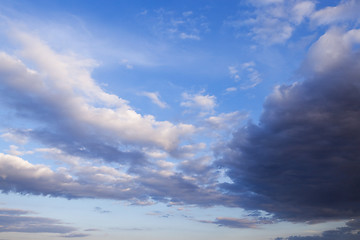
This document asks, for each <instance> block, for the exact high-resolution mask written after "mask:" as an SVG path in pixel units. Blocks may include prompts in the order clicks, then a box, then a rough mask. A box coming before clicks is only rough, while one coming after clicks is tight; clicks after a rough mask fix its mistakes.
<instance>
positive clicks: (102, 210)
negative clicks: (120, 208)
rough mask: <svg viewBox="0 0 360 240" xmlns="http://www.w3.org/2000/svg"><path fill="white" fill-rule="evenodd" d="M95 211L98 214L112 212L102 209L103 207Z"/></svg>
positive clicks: (96, 208)
mask: <svg viewBox="0 0 360 240" xmlns="http://www.w3.org/2000/svg"><path fill="white" fill-rule="evenodd" d="M94 211H95V212H98V213H111V211H109V210H104V209H102V208H101V207H95V208H94Z"/></svg>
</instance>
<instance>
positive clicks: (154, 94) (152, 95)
mask: <svg viewBox="0 0 360 240" xmlns="http://www.w3.org/2000/svg"><path fill="white" fill-rule="evenodd" d="M141 95H143V96H145V97H148V98H149V99H150V100H151V101H152V102H153V103H154V104H156V105H158V106H159V107H161V108H167V107H168V105H167V104H166V102H163V101H161V100H160V96H159V93H158V92H142V93H141Z"/></svg>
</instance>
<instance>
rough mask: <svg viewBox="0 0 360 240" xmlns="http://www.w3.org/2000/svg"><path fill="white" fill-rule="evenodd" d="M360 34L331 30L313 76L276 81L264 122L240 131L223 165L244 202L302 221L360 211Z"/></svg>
mask: <svg viewBox="0 0 360 240" xmlns="http://www.w3.org/2000/svg"><path fill="white" fill-rule="evenodd" d="M359 34H360V33H359V32H354V31H349V32H348V33H339V32H338V31H332V32H329V33H327V34H325V35H324V36H323V37H322V38H320V40H319V41H318V43H316V44H315V45H314V46H313V48H312V49H311V50H310V54H309V58H308V59H307V62H306V64H304V65H305V66H306V67H308V68H310V67H311V68H312V69H310V70H311V71H309V72H311V74H310V73H309V75H307V79H306V80H304V81H303V82H302V83H296V84H292V85H290V86H286V85H283V86H280V87H278V88H276V89H275V91H274V93H273V94H272V95H270V96H269V97H268V98H267V100H266V101H265V103H264V111H263V114H262V116H261V119H260V122H259V124H254V123H248V124H247V125H246V126H245V127H243V128H242V129H239V130H238V131H237V132H236V133H235V134H234V137H233V139H232V141H231V143H230V144H229V149H228V151H227V153H225V154H224V155H223V156H224V157H223V158H222V160H220V161H219V164H220V165H221V166H223V167H225V168H226V169H227V173H228V176H229V177H230V178H231V180H232V181H233V183H225V184H223V190H224V191H226V192H227V193H228V194H229V195H231V196H234V197H235V198H237V199H238V200H237V204H238V205H239V206H241V207H244V208H246V209H261V210H265V211H268V212H270V213H273V214H274V216H275V217H276V218H280V219H285V220H289V221H295V222H297V221H309V222H316V221H325V220H330V219H347V218H353V217H358V216H360V174H359V173H360V52H356V51H354V49H356V48H353V45H351V44H350V42H351V41H355V40H356V41H358V39H359ZM354 39H355V40H354ZM315 60H318V61H315Z"/></svg>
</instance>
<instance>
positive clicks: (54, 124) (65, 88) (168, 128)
mask: <svg viewBox="0 0 360 240" xmlns="http://www.w3.org/2000/svg"><path fill="white" fill-rule="evenodd" d="M14 38H15V39H16V40H18V41H19V42H20V43H21V44H22V45H23V49H22V50H21V51H19V52H20V53H21V56H22V57H23V58H24V59H26V62H31V63H32V64H33V66H35V67H36V70H32V69H30V68H29V67H27V66H26V65H25V63H24V62H23V61H22V60H20V59H18V58H16V57H14V56H12V55H9V54H7V53H4V52H2V53H1V54H0V62H1V67H0V75H1V80H0V81H1V87H0V91H1V94H2V98H1V101H2V103H3V104H4V105H6V106H8V107H10V108H12V110H13V111H14V112H15V113H16V114H18V115H20V116H21V117H23V118H24V119H30V120H35V121H37V122H38V123H40V124H42V125H43V127H42V128H41V129H40V128H35V129H33V130H32V131H27V130H26V131H18V132H17V135H20V133H23V134H24V135H26V136H27V137H33V138H37V139H38V140H40V141H43V142H46V143H47V144H53V145H54V146H61V148H62V149H63V150H65V151H67V152H69V153H72V154H80V155H83V156H87V157H102V158H104V159H105V160H109V161H127V160H129V159H138V160H141V158H142V157H143V156H142V154H141V153H140V152H139V151H138V146H142V147H145V146H146V147H152V148H160V149H163V150H165V151H170V150H173V149H175V148H176V147H177V145H178V144H179V142H180V141H181V139H182V138H183V137H186V136H189V135H191V134H192V133H193V132H194V127H193V126H192V125H187V124H181V123H180V124H178V125H174V124H172V123H170V122H168V121H156V119H155V118H154V117H153V116H151V115H145V116H142V115H140V114H138V113H137V112H136V111H135V110H133V109H132V108H131V107H130V106H129V104H128V103H127V101H125V100H123V99H121V98H119V97H117V96H116V95H112V94H108V93H106V92H105V91H103V90H102V89H101V88H100V87H99V85H97V84H96V82H95V81H94V80H93V79H92V78H91V75H90V73H91V69H92V68H93V67H94V66H95V65H94V64H95V63H94V62H93V61H91V60H87V59H85V60H84V59H79V58H78V57H76V56H72V55H60V54H58V53H56V52H54V51H53V50H51V49H50V48H49V47H48V46H47V45H46V44H44V43H43V42H41V41H40V40H39V39H37V38H35V37H32V36H29V35H27V34H23V33H18V34H14ZM152 97H154V96H152ZM155 97H156V96H155ZM153 100H154V101H155V100H158V99H156V98H153ZM157 103H158V104H163V103H162V102H159V101H158V102H157ZM155 135H156V136H157V137H156V138H154V137H153V136H155ZM119 146H122V147H119ZM80 149H81V150H80Z"/></svg>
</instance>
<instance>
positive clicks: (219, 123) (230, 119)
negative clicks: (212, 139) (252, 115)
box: [205, 111, 248, 129]
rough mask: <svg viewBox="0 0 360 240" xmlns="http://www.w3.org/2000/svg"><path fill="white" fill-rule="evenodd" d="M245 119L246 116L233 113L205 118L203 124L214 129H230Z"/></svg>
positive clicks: (237, 112)
mask: <svg viewBox="0 0 360 240" xmlns="http://www.w3.org/2000/svg"><path fill="white" fill-rule="evenodd" d="M247 117H248V115H247V114H244V113H241V112H239V111H235V112H230V113H221V114H219V115H217V116H211V117H209V118H207V119H206V120H205V122H206V123H207V124H209V125H210V127H211V128H214V129H232V128H233V127H235V126H238V125H239V124H240V123H241V120H244V119H245V118H247Z"/></svg>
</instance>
